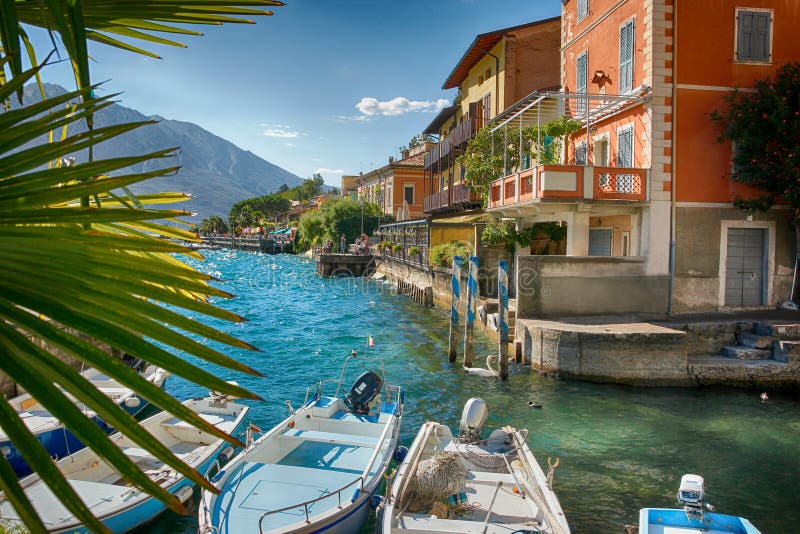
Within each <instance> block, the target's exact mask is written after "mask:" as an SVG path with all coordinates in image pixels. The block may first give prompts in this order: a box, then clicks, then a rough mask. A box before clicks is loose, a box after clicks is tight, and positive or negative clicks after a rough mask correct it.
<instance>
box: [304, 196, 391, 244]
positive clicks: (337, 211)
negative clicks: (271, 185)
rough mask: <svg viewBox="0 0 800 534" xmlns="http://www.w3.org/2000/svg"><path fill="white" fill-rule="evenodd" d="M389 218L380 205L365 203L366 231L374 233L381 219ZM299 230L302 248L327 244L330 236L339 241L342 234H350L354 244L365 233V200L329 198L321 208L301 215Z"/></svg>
mask: <svg viewBox="0 0 800 534" xmlns="http://www.w3.org/2000/svg"><path fill="white" fill-rule="evenodd" d="M387 219H388V217H387V216H386V214H384V213H383V212H382V211H381V208H380V206H378V205H377V204H374V203H371V202H367V203H365V204H364V232H365V233H367V234H372V233H373V232H374V231H375V230H376V229H377V228H378V222H379V221H381V220H382V221H383V222H387ZM297 233H298V234H299V238H298V239H299V241H298V243H299V245H300V247H302V248H308V247H311V246H312V245H314V244H315V243H324V242H325V241H326V240H327V239H330V240H332V241H333V242H334V243H338V242H339V237H340V236H341V235H342V234H344V235H345V236H346V238H347V242H348V243H352V242H354V241H355V240H356V238H357V237H358V236H359V235H360V234H361V203H360V202H356V201H354V200H350V199H349V198H341V199H332V200H329V201H328V202H325V203H324V204H323V205H322V206H320V207H319V209H316V210H313V211H310V212H308V213H305V214H303V216H302V217H300V222H299V224H298V226H297Z"/></svg>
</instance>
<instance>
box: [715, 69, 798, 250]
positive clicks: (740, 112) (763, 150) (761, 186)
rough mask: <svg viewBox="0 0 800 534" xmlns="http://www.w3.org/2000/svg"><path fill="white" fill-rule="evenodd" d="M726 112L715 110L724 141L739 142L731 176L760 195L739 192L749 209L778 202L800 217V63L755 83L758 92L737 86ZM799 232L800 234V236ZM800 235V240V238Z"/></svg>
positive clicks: (738, 202)
mask: <svg viewBox="0 0 800 534" xmlns="http://www.w3.org/2000/svg"><path fill="white" fill-rule="evenodd" d="M725 103H726V105H727V107H726V109H724V110H717V111H714V112H712V113H711V119H712V120H713V121H714V122H716V123H717V124H718V125H719V127H720V129H721V133H720V138H719V140H720V141H721V142H728V141H731V142H733V143H734V146H735V150H734V151H733V161H732V162H731V180H733V181H734V182H737V183H741V184H746V185H749V186H751V187H753V188H755V189H756V190H757V191H758V193H757V196H748V197H745V196H742V195H736V196H735V197H734V198H733V202H734V205H735V206H736V207H737V208H739V209H741V210H743V211H746V212H753V211H766V210H769V209H770V208H771V207H772V206H774V205H775V204H776V203H778V202H784V203H787V204H789V205H790V206H791V207H792V209H793V210H794V222H795V230H796V231H797V223H798V219H800V63H787V64H785V65H783V66H781V67H780V68H778V69H777V70H776V71H775V73H774V75H773V76H771V77H769V78H766V79H762V80H759V81H757V82H756V84H755V91H754V92H743V91H737V90H733V91H730V92H729V93H727V94H726V95H725ZM798 235H800V234H798ZM799 239H800V238H799Z"/></svg>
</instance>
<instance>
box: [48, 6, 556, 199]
mask: <svg viewBox="0 0 800 534" xmlns="http://www.w3.org/2000/svg"><path fill="white" fill-rule="evenodd" d="M286 4H287V5H286V6H284V7H279V8H275V9H274V11H275V15H274V16H272V17H257V18H256V22H257V23H256V24H255V25H233V24H231V25H225V26H223V27H208V28H202V29H201V31H203V32H204V34H205V35H204V36H203V37H191V36H180V37H181V39H179V40H181V41H182V42H184V43H185V44H186V45H188V47H187V48H186V49H181V48H174V47H167V46H151V47H150V49H151V50H153V51H155V52H156V53H158V54H159V55H161V56H162V57H163V58H164V59H161V60H155V59H150V58H146V57H141V56H137V55H134V54H131V53H128V52H122V51H118V50H115V49H112V48H109V47H107V46H103V45H99V44H96V43H90V48H89V51H90V53H91V54H92V56H93V58H94V62H93V64H92V78H93V81H101V80H107V82H106V83H105V85H104V90H106V91H109V92H120V91H121V92H123V93H124V94H123V95H121V97H120V100H121V103H122V104H123V105H125V106H128V107H132V108H134V109H137V110H139V111H141V112H142V113H145V114H147V115H161V116H163V117H167V118H169V119H175V120H182V121H188V122H194V123H196V124H199V125H200V126H202V127H203V128H205V129H207V130H209V131H211V132H213V133H214V134H216V135H219V136H221V137H223V138H225V139H228V140H230V141H232V142H233V143H235V144H236V145H238V146H240V147H241V148H244V149H246V150H250V151H252V152H254V153H255V154H257V155H259V156H261V157H262V158H264V159H266V160H268V161H270V162H272V163H274V164H276V165H279V166H281V167H283V168H285V169H287V170H289V171H290V172H293V173H295V174H297V175H298V176H300V177H301V178H305V177H309V176H311V175H312V174H313V173H315V172H320V173H321V174H322V175H323V176H324V177H325V181H326V183H329V184H331V185H337V186H338V185H339V181H340V177H341V174H342V173H346V174H357V173H358V172H359V171H364V172H366V171H369V170H371V169H373V168H375V167H378V166H381V165H384V164H385V163H386V162H387V160H388V157H389V156H397V152H398V147H399V146H401V145H405V144H407V143H408V140H409V139H410V138H411V137H412V136H414V135H415V134H417V133H419V132H421V131H422V130H423V129H424V128H425V127H426V126H427V125H428V124H429V122H430V121H431V120H432V118H433V117H434V113H435V112H436V111H437V109H439V107H440V106H442V105H443V104H444V101H445V100H446V101H447V102H448V103H449V102H450V101H452V99H453V97H454V96H455V90H450V91H443V90H442V89H441V87H442V84H443V83H444V80H445V78H446V77H447V75H448V74H449V73H450V72H451V70H452V69H453V67H454V66H455V64H456V62H457V61H458V60H459V59H460V58H461V56H462V54H463V53H464V52H465V51H466V48H467V46H468V45H469V44H470V43H471V42H472V40H473V39H474V37H475V36H476V35H478V34H480V33H485V32H489V31H493V30H496V29H500V28H505V27H509V26H515V25H518V24H524V23H526V22H530V21H534V20H539V19H543V18H548V17H553V16H558V15H559V14H560V9H561V2H560V0H406V1H400V2H395V1H389V0H343V1H339V2H331V1H326V0H286ZM33 37H34V40H35V42H36V43H37V44H38V50H39V54H40V55H41V56H43V55H44V53H45V52H46V51H47V50H49V48H50V45H49V39H47V38H46V37H45V36H44V35H43V33H34V35H33ZM45 78H46V80H47V81H51V82H54V83H59V84H61V85H64V86H65V87H68V88H72V87H73V86H74V82H73V81H72V78H71V73H70V71H69V70H68V69H67V68H66V66H57V67H53V68H49V69H47V70H46V71H45Z"/></svg>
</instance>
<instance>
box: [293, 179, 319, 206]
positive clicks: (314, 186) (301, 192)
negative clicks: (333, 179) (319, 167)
mask: <svg viewBox="0 0 800 534" xmlns="http://www.w3.org/2000/svg"><path fill="white" fill-rule="evenodd" d="M323 185H325V180H324V179H323V178H322V175H321V174H319V173H314V176H313V177H311V178H306V179H305V180H303V183H302V184H301V185H299V186H297V187H296V188H295V191H296V198H294V200H309V199H312V198H314V197H315V196H317V195H319V194H320V192H321V191H322V186H323Z"/></svg>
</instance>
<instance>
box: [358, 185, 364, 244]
mask: <svg viewBox="0 0 800 534" xmlns="http://www.w3.org/2000/svg"><path fill="white" fill-rule="evenodd" d="M358 181H359V183H360V184H361V188H360V189H361V194H360V195H359V197H361V233H360V234H359V237H360V235H361V234H363V233H364V177H363V176H361V177H359V179H358Z"/></svg>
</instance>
